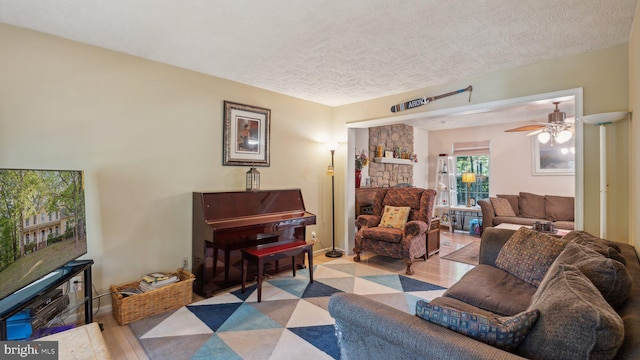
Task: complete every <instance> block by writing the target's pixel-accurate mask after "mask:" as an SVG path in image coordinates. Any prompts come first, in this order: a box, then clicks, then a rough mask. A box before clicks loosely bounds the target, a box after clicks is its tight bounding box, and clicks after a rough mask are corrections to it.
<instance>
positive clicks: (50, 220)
mask: <svg viewBox="0 0 640 360" xmlns="http://www.w3.org/2000/svg"><path fill="white" fill-rule="evenodd" d="M51 217H52V216H51V213H49V221H51Z"/></svg>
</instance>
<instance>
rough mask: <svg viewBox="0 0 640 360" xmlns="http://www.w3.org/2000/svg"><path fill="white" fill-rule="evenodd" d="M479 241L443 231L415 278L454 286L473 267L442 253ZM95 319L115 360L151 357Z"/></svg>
mask: <svg viewBox="0 0 640 360" xmlns="http://www.w3.org/2000/svg"><path fill="white" fill-rule="evenodd" d="M476 241H480V238H479V237H477V236H471V235H469V234H468V233H464V232H455V233H450V232H448V231H444V230H443V231H441V232H440V253H439V254H436V255H434V256H431V257H430V258H429V259H428V260H427V261H421V260H418V261H416V262H415V263H414V264H413V266H412V268H413V269H414V271H415V273H414V275H413V277H414V278H416V279H420V280H423V281H426V282H429V283H432V284H435V285H439V286H443V287H449V286H451V284H453V283H455V282H456V281H458V280H459V279H460V277H462V275H464V274H465V273H466V272H467V271H469V270H470V269H471V268H473V265H467V264H463V263H459V262H455V261H449V260H443V259H441V258H440V256H444V255H447V254H449V253H450V252H453V251H455V250H457V249H460V248H462V247H464V246H466V245H468V244H470V243H472V242H476ZM346 259H349V260H351V261H353V257H351V256H349V257H346ZM331 260H334V259H331V258H328V257H326V256H324V254H319V255H316V256H315V257H314V258H313V261H314V263H315V264H322V263H325V262H328V261H331ZM361 263H363V264H367V265H370V266H374V267H378V268H381V269H384V270H387V271H392V272H396V273H399V274H404V271H405V268H406V266H405V264H404V262H403V261H402V260H398V259H391V258H387V257H383V256H377V255H372V254H366V253H363V254H362V256H361ZM201 299H202V298H201V297H200V296H198V295H196V294H194V295H193V301H198V300H201ZM94 321H96V322H99V323H102V324H103V326H104V331H103V332H102V334H103V336H104V339H105V342H106V343H107V346H108V347H109V350H110V351H111V355H112V356H113V358H114V359H117V360H120V359H127V360H129V359H148V358H149V357H148V356H147V355H146V353H145V351H144V349H143V348H142V346H141V345H140V343H139V342H138V340H137V339H136V337H135V336H134V335H133V333H132V332H131V330H130V329H129V327H128V326H126V325H125V326H119V325H118V323H116V321H115V320H114V319H113V317H112V316H111V314H106V315H101V316H97V317H95V319H94Z"/></svg>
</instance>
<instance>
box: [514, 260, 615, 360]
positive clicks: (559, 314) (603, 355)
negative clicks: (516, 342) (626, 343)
mask: <svg viewBox="0 0 640 360" xmlns="http://www.w3.org/2000/svg"><path fill="white" fill-rule="evenodd" d="M529 309H531V310H532V309H538V310H539V311H540V318H539V319H538V322H537V323H536V326H535V327H534V328H533V329H532V330H531V332H530V333H529V335H527V337H526V338H525V339H524V341H523V342H522V344H520V346H519V347H518V349H517V350H516V352H517V353H518V355H520V356H524V357H526V358H529V359H612V358H613V357H614V356H615V354H616V352H617V351H618V348H619V347H620V345H621V344H622V340H623V338H624V326H623V323H622V319H621V318H620V316H618V314H617V313H616V312H615V310H613V309H612V308H611V306H609V304H608V303H607V302H606V301H605V300H604V298H603V297H602V295H600V292H599V291H598V290H597V289H596V288H595V287H594V286H593V284H592V283H591V281H589V279H587V278H586V277H585V276H584V275H583V274H582V273H581V272H580V271H579V270H578V269H576V268H575V267H573V266H571V265H567V264H564V263H562V262H559V261H558V262H555V263H554V264H553V266H552V267H551V268H550V269H549V272H548V273H547V275H546V276H545V278H544V280H543V281H542V283H541V284H540V287H539V288H538V291H536V293H535V294H534V295H533V297H532V299H531V305H530V306H529Z"/></svg>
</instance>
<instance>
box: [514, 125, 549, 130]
mask: <svg viewBox="0 0 640 360" xmlns="http://www.w3.org/2000/svg"><path fill="white" fill-rule="evenodd" d="M544 127H545V126H544V125H525V126H520V127H517V128H515V129H509V130H505V131H504V132H517V131H534V130H538V129H540V128H544Z"/></svg>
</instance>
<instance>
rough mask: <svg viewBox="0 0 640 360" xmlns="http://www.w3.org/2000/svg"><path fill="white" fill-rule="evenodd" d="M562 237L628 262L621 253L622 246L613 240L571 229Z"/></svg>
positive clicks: (624, 262) (606, 255)
mask: <svg viewBox="0 0 640 360" xmlns="http://www.w3.org/2000/svg"><path fill="white" fill-rule="evenodd" d="M562 238H563V239H566V240H568V241H573V242H575V243H578V244H581V245H584V246H586V247H588V248H589V249H591V250H594V251H596V252H598V253H600V254H602V255H604V256H605V257H608V258H611V259H614V260H617V261H620V262H621V263H623V264H625V265H626V264H627V260H625V258H624V256H622V255H621V254H620V247H619V246H618V245H617V244H616V243H615V242H613V241H610V240H606V239H601V238H599V237H596V236H593V235H591V234H589V233H588V232H586V231H571V232H569V233H568V234H566V235H565V236H563V237H562Z"/></svg>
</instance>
